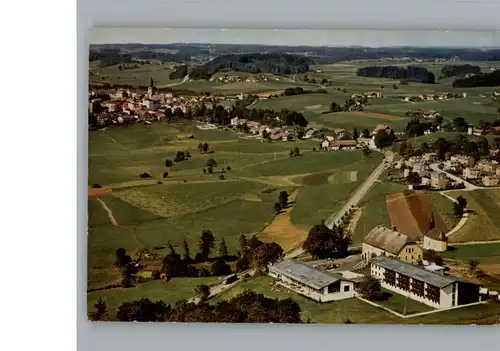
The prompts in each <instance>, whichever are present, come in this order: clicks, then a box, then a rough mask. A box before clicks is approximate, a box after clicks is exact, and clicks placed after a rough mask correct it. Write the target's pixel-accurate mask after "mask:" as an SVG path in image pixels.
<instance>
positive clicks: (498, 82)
mask: <svg viewBox="0 0 500 351" xmlns="http://www.w3.org/2000/svg"><path fill="white" fill-rule="evenodd" d="M496 86H500V70H498V71H493V72H491V73H484V74H479V75H475V76H472V77H467V78H459V79H456V80H455V81H454V82H453V87H454V88H473V87H496Z"/></svg>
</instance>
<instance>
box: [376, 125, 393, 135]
mask: <svg viewBox="0 0 500 351" xmlns="http://www.w3.org/2000/svg"><path fill="white" fill-rule="evenodd" d="M381 130H385V131H386V132H387V133H388V132H390V130H391V127H390V126H386V125H384V124H379V125H377V126H376V127H375V128H374V129H373V133H372V134H373V135H376V134H377V133H378V132H380V131H381Z"/></svg>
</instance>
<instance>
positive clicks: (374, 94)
mask: <svg viewBox="0 0 500 351" xmlns="http://www.w3.org/2000/svg"><path fill="white" fill-rule="evenodd" d="M364 97H366V98H368V99H375V98H381V97H382V92H380V91H368V92H365V93H363V94H353V95H351V99H361V98H364Z"/></svg>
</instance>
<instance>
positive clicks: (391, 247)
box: [361, 226, 422, 263]
mask: <svg viewBox="0 0 500 351" xmlns="http://www.w3.org/2000/svg"><path fill="white" fill-rule="evenodd" d="M380 255H384V256H389V257H395V258H397V259H400V260H405V261H408V262H411V263H417V262H418V261H419V260H420V259H422V249H421V248H420V247H419V246H418V245H417V244H416V243H415V242H414V241H412V240H410V239H409V238H408V237H407V236H406V235H404V234H402V233H400V232H398V231H396V230H392V229H388V228H386V227H383V226H376V227H375V228H373V229H372V230H370V232H368V234H366V236H365V238H364V240H363V244H362V254H361V257H362V258H363V261H365V262H368V261H369V260H370V259H372V258H373V257H376V256H380Z"/></svg>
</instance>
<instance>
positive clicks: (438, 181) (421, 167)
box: [393, 152, 458, 190]
mask: <svg viewBox="0 0 500 351" xmlns="http://www.w3.org/2000/svg"><path fill="white" fill-rule="evenodd" d="M438 161H439V157H438V154H437V153H435V152H429V153H425V154H423V155H422V156H411V157H408V158H407V159H402V160H399V161H397V162H395V163H394V165H393V167H394V170H396V171H399V175H400V176H401V177H403V178H405V179H406V178H407V177H408V176H409V175H410V173H417V174H418V175H419V177H420V184H413V185H422V186H428V187H431V188H433V189H436V190H443V189H449V188H452V187H454V186H457V185H458V184H457V182H454V181H453V180H451V179H450V178H448V177H447V176H446V174H445V173H444V172H439V171H435V170H432V169H431V167H430V165H431V164H433V163H436V162H438Z"/></svg>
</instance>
